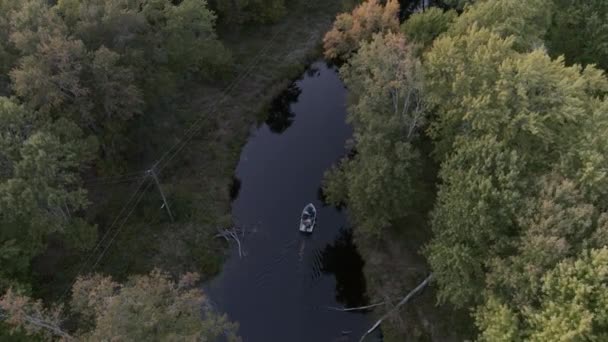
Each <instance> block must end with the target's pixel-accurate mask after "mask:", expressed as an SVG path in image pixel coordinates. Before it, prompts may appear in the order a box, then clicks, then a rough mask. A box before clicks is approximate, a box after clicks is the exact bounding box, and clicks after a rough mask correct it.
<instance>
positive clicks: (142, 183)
mask: <svg viewBox="0 0 608 342" xmlns="http://www.w3.org/2000/svg"><path fill="white" fill-rule="evenodd" d="M145 181H146V178H143V179H142V181H141V182H140V183H139V185H138V186H137V189H136V190H135V192H133V193H132V194H131V197H130V198H129V200H128V201H127V203H126V204H125V205H124V206H123V207H122V208H121V210H120V212H119V213H118V215H117V216H116V217H115V218H114V221H113V222H112V224H111V225H110V227H109V228H108V229H107V230H106V232H105V233H104V234H103V236H102V238H101V239H100V240H99V242H97V244H96V245H95V247H93V249H92V250H91V251H90V252H89V253H88V255H87V257H86V259H85V260H84V261H83V262H81V265H80V267H79V268H78V271H77V272H76V275H75V277H74V279H76V277H77V276H78V275H79V274H80V273H82V271H83V270H84V269H85V268H86V265H87V263H88V262H89V260H91V258H92V257H93V255H94V254H95V252H96V251H97V249H98V248H99V247H100V246H101V245H102V244H103V243H104V241H105V240H106V238H107V237H108V236H109V234H110V232H111V231H112V228H113V227H114V225H115V224H116V223H117V222H118V220H119V218H120V216H121V215H122V214H123V212H125V210H126V209H127V208H128V207H129V206H130V205H131V202H133V200H134V199H135V197H136V195H137V194H138V193H139V191H140V190H141V187H142V186H143V185H144V183H145ZM137 203H139V200H138V201H137V202H136V205H137ZM74 282H75V280H74ZM74 282H72V283H71V285H70V286H69V287H68V288H66V289H65V290H64V292H63V294H62V295H61V297H60V301H61V300H62V299H63V298H64V297H65V295H66V294H67V293H68V291H69V290H70V289H71V288H72V286H74Z"/></svg>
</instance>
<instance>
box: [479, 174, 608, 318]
mask: <svg viewBox="0 0 608 342" xmlns="http://www.w3.org/2000/svg"><path fill="white" fill-rule="evenodd" d="M539 188H540V190H539V194H538V195H537V196H535V197H536V198H535V200H534V201H535V202H536V203H530V205H529V206H528V208H527V211H528V212H527V213H525V214H524V215H522V216H521V217H520V218H519V219H518V221H519V222H518V224H519V225H520V226H521V227H522V233H521V236H520V237H519V238H518V239H513V241H512V246H513V248H515V249H516V251H515V252H514V253H512V254H511V255H509V256H508V257H500V256H494V257H493V258H492V260H490V261H489V262H488V263H487V265H488V271H489V272H488V274H487V283H488V286H487V288H488V289H489V290H491V291H492V293H495V294H499V295H500V296H501V297H502V298H504V299H505V300H507V301H508V303H511V305H513V306H516V307H526V306H531V305H534V303H536V302H537V299H538V298H539V296H540V293H541V285H542V277H543V276H544V275H545V273H546V272H547V271H549V270H551V269H553V268H554V267H555V266H556V265H557V264H558V263H559V262H561V261H562V260H565V259H568V258H572V257H575V256H577V255H579V254H580V253H581V252H582V250H583V249H585V248H601V247H603V246H605V245H607V244H608V213H605V212H602V210H601V208H598V207H596V206H595V205H593V204H591V203H589V202H588V201H587V200H586V199H585V198H584V197H583V195H582V194H581V192H580V191H579V190H578V189H577V188H576V185H575V183H574V182H572V181H571V180H568V179H564V178H563V177H560V176H559V175H556V174H550V175H548V176H545V177H543V179H542V180H541V181H540V185H539Z"/></svg>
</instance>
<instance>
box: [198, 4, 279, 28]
mask: <svg viewBox="0 0 608 342" xmlns="http://www.w3.org/2000/svg"><path fill="white" fill-rule="evenodd" d="M210 5H211V8H213V9H214V10H215V11H216V12H218V14H219V15H220V19H221V20H222V21H224V22H227V23H230V24H237V25H243V24H247V23H257V24H267V23H273V22H276V21H278V20H279V19H280V18H281V17H283V16H284V15H285V13H286V12H287V8H286V4H285V0H212V1H211V2H210Z"/></svg>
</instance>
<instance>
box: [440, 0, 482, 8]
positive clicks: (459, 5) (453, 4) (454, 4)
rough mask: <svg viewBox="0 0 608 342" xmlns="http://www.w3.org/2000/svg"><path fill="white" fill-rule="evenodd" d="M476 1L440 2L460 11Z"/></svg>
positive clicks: (453, 0) (454, 0)
mask: <svg viewBox="0 0 608 342" xmlns="http://www.w3.org/2000/svg"><path fill="white" fill-rule="evenodd" d="M476 1H477V0H442V2H443V3H444V4H446V5H448V6H451V7H453V8H455V9H458V10H462V9H463V8H465V6H467V5H470V4H473V3H475V2H476Z"/></svg>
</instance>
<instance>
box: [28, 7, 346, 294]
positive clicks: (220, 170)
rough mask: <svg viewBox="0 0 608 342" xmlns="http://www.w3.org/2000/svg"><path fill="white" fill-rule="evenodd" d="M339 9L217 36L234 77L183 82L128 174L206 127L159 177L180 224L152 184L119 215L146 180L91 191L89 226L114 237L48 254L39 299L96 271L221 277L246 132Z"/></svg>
mask: <svg viewBox="0 0 608 342" xmlns="http://www.w3.org/2000/svg"><path fill="white" fill-rule="evenodd" d="M343 6H344V5H343V4H342V3H341V2H340V1H336V2H325V1H321V0H314V1H297V2H294V3H292V5H291V6H290V8H289V10H288V12H287V15H286V16H285V17H284V18H283V19H281V20H280V21H279V22H278V23H276V24H274V25H268V26H263V27H241V28H237V27H219V28H218V32H219V35H220V38H221V40H222V41H223V42H224V44H225V45H226V46H227V47H228V48H230V50H231V51H232V54H233V58H234V62H235V66H234V69H233V70H232V71H231V74H230V75H229V76H228V77H226V79H225V80H223V81H220V82H216V83H213V84H210V83H205V82H201V81H198V80H189V81H187V82H185V83H184V84H183V85H181V86H180V91H179V92H178V95H177V96H175V97H173V98H163V99H158V100H157V101H156V102H157V103H158V105H157V106H155V108H154V110H152V111H150V112H148V113H146V114H145V115H143V116H142V117H140V118H139V119H138V120H137V121H136V122H134V124H133V127H132V129H131V134H130V143H129V148H128V153H127V154H128V156H127V158H126V159H127V160H129V162H128V164H126V165H125V166H124V172H133V171H141V170H145V169H147V168H149V167H150V165H152V164H153V163H154V161H155V160H157V159H158V158H159V157H161V156H162V155H163V154H164V153H165V152H166V151H167V150H170V147H171V146H175V144H178V143H179V142H180V141H184V139H185V138H187V137H188V135H186V134H185V132H187V130H188V129H189V128H191V127H193V124H194V123H197V122H198V123H200V125H199V126H194V127H197V128H199V129H198V130H197V132H196V133H197V134H195V135H193V136H192V139H191V140H189V141H188V143H187V144H184V145H183V148H181V149H180V151H179V153H177V154H175V155H174V157H173V153H170V154H169V155H168V156H169V158H167V159H166V160H169V159H170V160H169V161H168V162H166V163H163V164H161V167H162V170H160V172H159V173H158V176H159V179H160V183H161V186H162V188H163V190H164V192H165V194H166V196H167V198H168V201H169V203H170V206H171V209H172V211H173V213H174V215H175V216H176V220H175V222H171V221H170V220H169V217H168V215H167V213H166V211H165V209H163V208H161V205H162V199H161V197H160V195H159V193H158V190H157V188H156V186H154V184H152V183H151V182H150V180H147V181H145V183H144V184H143V186H144V187H147V188H146V189H147V190H146V191H145V192H143V193H142V195H141V198H140V200H139V202H137V205H132V206H127V207H126V209H125V210H124V211H122V212H121V210H122V208H123V207H124V206H125V204H126V203H127V202H128V199H129V197H130V196H131V195H132V194H133V193H134V192H135V190H136V189H137V187H138V186H139V185H140V184H141V183H140V182H141V181H142V180H141V176H142V174H135V175H134V176H128V177H124V178H119V179H114V178H113V179H112V180H109V181H106V182H104V181H97V182H93V183H91V184H89V186H88V188H89V191H90V193H91V196H90V198H91V202H92V203H93V205H92V206H91V208H92V210H91V211H90V213H89V216H90V218H91V220H92V221H94V222H97V223H98V224H99V227H100V234H102V236H103V234H105V233H106V232H108V234H107V236H108V237H107V239H106V240H105V242H104V243H102V244H100V246H99V248H98V249H97V250H95V251H94V253H89V252H88V251H87V252H82V253H79V252H75V251H69V250H67V249H65V248H64V247H63V246H61V245H59V244H57V245H53V246H52V247H51V248H49V250H48V251H47V253H45V254H44V255H43V256H41V257H40V258H39V260H37V261H36V263H35V267H34V269H35V280H36V283H37V284H41V285H39V286H36V287H37V288H38V289H36V292H37V295H39V296H41V297H43V298H58V296H59V295H60V294H61V293H62V292H63V291H64V290H65V289H66V288H67V286H68V285H69V283H70V282H71V281H72V279H73V278H74V276H75V275H76V274H78V273H80V274H82V273H87V272H91V271H93V270H95V271H100V272H103V273H105V274H111V275H113V276H115V277H116V278H118V279H121V278H124V277H126V276H127V275H130V274H138V273H146V272H149V271H150V270H151V269H153V268H154V267H160V268H163V269H165V270H167V271H169V272H171V273H174V274H179V273H182V272H185V271H198V272H200V273H202V275H203V277H204V278H205V277H210V276H212V275H214V274H216V273H217V272H218V271H219V269H220V268H221V264H222V261H223V259H224V257H225V255H226V244H225V242H224V241H223V240H221V239H215V238H214V235H215V234H216V229H217V228H219V227H228V226H229V225H231V224H232V222H231V216H230V201H231V199H230V186H231V183H232V177H233V173H234V169H235V167H236V164H237V163H238V160H239V155H240V150H241V148H242V146H243V145H244V144H245V142H246V140H247V137H248V135H249V132H250V128H251V127H252V125H254V124H255V123H256V122H259V120H260V118H262V117H263V116H264V109H265V108H267V107H268V105H269V104H270V102H271V101H272V99H273V98H274V97H276V96H277V95H278V94H280V93H281V92H282V91H283V90H284V89H285V88H286V87H287V86H288V85H289V84H290V83H291V81H292V80H293V79H294V78H296V77H298V76H299V75H300V74H301V73H302V72H303V71H304V70H305V68H306V66H307V65H308V64H310V63H311V62H312V61H313V60H315V59H316V58H318V57H319V56H320V41H321V38H322V36H323V34H324V33H325V32H326V31H327V29H328V28H329V26H330V25H331V22H332V20H333V18H334V17H335V15H336V13H338V12H339V11H341V10H343V9H344V7H343ZM237 80H238V83H236V86H235V87H233V88H231V91H230V92H224V90H225V89H226V88H227V87H229V86H230V85H233V84H235V81H237ZM137 199H138V198H137V197H136V198H135V200H137ZM134 203H135V201H134ZM129 212H131V215H130V217H129V218H128V219H126V218H127V216H128V214H129ZM116 218H118V220H117V221H116V223H115V224H113V222H114V220H115V219H116ZM123 220H125V221H124V222H123ZM114 236H115V238H114V239H112V237H114ZM104 250H105V252H104ZM102 254H103V257H102V258H101V259H100V263H99V265H98V267H96V268H95V269H94V268H93V267H92V266H93V265H94V264H95V260H97V258H98V257H99V256H100V255H102ZM78 271H80V272H78Z"/></svg>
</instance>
